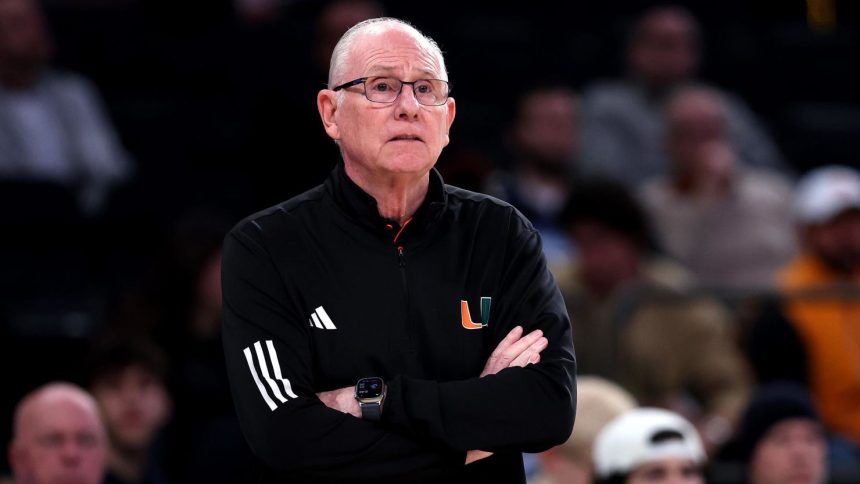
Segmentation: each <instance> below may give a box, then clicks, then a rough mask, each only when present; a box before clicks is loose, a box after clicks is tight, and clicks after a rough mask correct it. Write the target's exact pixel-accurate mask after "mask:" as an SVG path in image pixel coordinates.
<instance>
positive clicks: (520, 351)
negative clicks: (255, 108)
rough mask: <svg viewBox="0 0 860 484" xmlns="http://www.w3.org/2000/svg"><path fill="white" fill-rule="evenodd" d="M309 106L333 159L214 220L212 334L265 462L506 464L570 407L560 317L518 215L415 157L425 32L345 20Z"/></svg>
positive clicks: (431, 58)
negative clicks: (282, 192)
mask: <svg viewBox="0 0 860 484" xmlns="http://www.w3.org/2000/svg"><path fill="white" fill-rule="evenodd" d="M329 87H330V88H329V89H324V90H322V91H320V93H319V95H318V96H317V106H318V108H319V112H320V116H321V118H322V122H323V126H324V128H325V131H326V133H327V134H328V135H329V136H330V137H331V138H332V139H333V140H335V142H336V143H337V144H338V146H339V148H340V152H341V157H342V159H343V162H342V163H340V164H338V166H337V167H336V168H335V170H334V171H333V172H332V174H331V175H330V176H329V178H328V179H327V180H326V182H325V183H324V184H323V185H321V186H319V187H317V188H315V189H313V190H311V191H309V192H306V193H304V194H302V195H299V196H298V197H296V198H293V199H292V200H289V201H287V202H284V203H282V204H280V205H278V206H276V207H273V208H271V209H268V210H265V211H263V212H260V213H258V214H256V215H253V216H251V217H249V218H248V219H246V220H245V221H243V222H242V223H240V224H239V225H238V226H237V227H236V228H235V229H234V230H233V231H232V232H231V233H230V234H229V235H228V237H227V239H226V242H225V248H224V256H223V257H224V258H223V268H222V271H223V291H224V302H225V304H224V308H225V312H224V345H225V352H226V357H227V364H228V369H229V372H230V377H231V385H232V390H233V395H234V400H235V401H236V406H237V411H238V413H239V418H240V422H241V424H242V427H243V431H244V433H245V436H246V438H247V439H248V441H249V443H250V445H251V448H252V449H253V451H254V452H255V454H256V455H257V456H258V457H259V458H260V460H261V462H262V464H263V465H264V466H265V467H266V468H267V472H269V475H270V477H269V481H271V482H281V481H282V480H285V479H287V478H289V480H290V482H304V481H306V480H307V481H313V482H320V481H337V482H344V481H349V480H351V479H352V480H357V481H362V482H366V481H370V480H372V481H373V482H380V481H382V482H385V481H390V482H404V481H409V482H431V481H432V482H437V481H439V480H442V479H453V480H455V481H456V480H458V479H459V480H463V479H469V480H471V481H479V482H484V481H485V480H490V481H492V482H524V481H525V479H524V472H523V465H522V459H521V456H520V452H521V451H532V452H535V451H541V450H545V449H547V448H549V447H552V446H553V445H556V444H559V443H561V442H563V441H565V440H566V439H567V437H568V435H569V434H570V431H571V427H572V425H573V415H574V409H575V385H574V378H575V377H574V374H575V362H574V355H573V345H572V341H571V336H570V323H569V321H568V317H567V313H566V311H565V309H564V303H563V301H562V299H561V297H560V295H559V293H558V290H557V289H556V286H555V282H554V281H553V279H552V276H551V275H550V273H549V271H548V270H547V268H546V263H545V260H544V257H543V254H542V249H541V242H540V238H539V236H538V234H537V232H536V231H535V230H534V228H533V227H532V225H531V224H530V223H529V222H528V221H527V220H525V219H524V218H523V217H522V216H521V215H520V214H519V212H517V211H516V210H515V209H513V208H512V207H511V206H509V205H507V204H505V203H503V202H500V201H498V200H495V199H492V198H490V197H487V196H484V195H479V194H475V193H471V192H467V191H464V190H460V189H457V188H454V187H451V186H448V185H445V184H444V183H443V181H442V179H441V177H440V176H439V174H438V172H436V171H435V170H434V169H433V166H434V164H435V163H436V160H437V159H438V157H439V154H440V153H441V151H442V148H443V147H444V146H445V145H447V144H448V133H449V130H450V128H451V124H452V122H453V121H454V115H455V103H454V99H453V98H451V97H450V96H449V93H450V88H449V85H448V81H447V73H446V71H445V65H444V60H443V58H442V55H441V52H440V50H439V47H438V46H437V45H436V44H435V43H434V42H433V41H432V40H430V39H428V38H427V37H425V36H424V35H422V34H421V33H420V32H418V31H417V30H416V29H415V28H413V27H411V26H410V25H408V24H406V23H405V22H402V21H399V20H396V19H373V20H369V21H365V22H362V23H360V24H358V25H356V26H354V27H353V28H352V29H350V30H349V31H348V32H347V33H346V34H344V36H343V37H342V38H341V40H340V42H339V43H338V45H337V46H336V47H335V50H334V52H333V54H332V63H331V68H330V72H329Z"/></svg>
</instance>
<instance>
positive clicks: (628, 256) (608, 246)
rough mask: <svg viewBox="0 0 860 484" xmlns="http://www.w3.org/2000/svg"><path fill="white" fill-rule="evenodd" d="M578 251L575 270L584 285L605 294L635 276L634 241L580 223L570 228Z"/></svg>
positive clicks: (599, 226)
mask: <svg viewBox="0 0 860 484" xmlns="http://www.w3.org/2000/svg"><path fill="white" fill-rule="evenodd" d="M570 231H571V235H572V236H573V238H574V240H575V241H576V246H577V248H578V249H579V254H580V255H579V257H580V258H579V269H580V271H581V275H582V278H583V280H584V282H585V284H586V285H587V286H588V288H589V289H590V290H592V291H593V292H595V293H597V294H598V295H607V294H608V293H610V292H611V291H612V290H614V289H615V288H617V287H618V286H619V285H621V284H623V283H624V282H626V281H628V280H630V279H632V278H634V277H636V276H637V273H638V268H639V256H640V249H639V246H638V245H637V244H636V242H635V241H633V240H631V239H630V238H629V237H626V236H625V235H623V234H620V233H618V232H616V231H614V230H612V229H611V228H609V227H606V226H605V225H602V224H600V223H598V222H592V221H580V222H577V223H575V224H573V225H572V226H571V228H570Z"/></svg>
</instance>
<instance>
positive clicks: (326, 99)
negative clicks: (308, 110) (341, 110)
mask: <svg viewBox="0 0 860 484" xmlns="http://www.w3.org/2000/svg"><path fill="white" fill-rule="evenodd" d="M317 109H318V110H319V112H320V118H321V119H322V123H323V128H325V132H326V134H328V136H329V138H331V139H333V140H335V141H337V140H339V139H340V129H338V126H337V122H336V121H335V116H334V115H335V112H336V111H337V93H336V92H334V91H332V90H331V89H323V90H322V91H320V92H319V94H317Z"/></svg>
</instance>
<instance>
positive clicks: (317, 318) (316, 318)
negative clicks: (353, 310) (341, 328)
mask: <svg viewBox="0 0 860 484" xmlns="http://www.w3.org/2000/svg"><path fill="white" fill-rule="evenodd" d="M308 323H310V325H311V326H312V327H316V328H319V329H337V328H336V327H335V326H334V323H333V322H332V321H331V318H330V317H328V313H327V312H325V309H323V307H322V306H320V307H318V308H316V310H315V311H314V312H313V313H312V314H311V317H310V319H308Z"/></svg>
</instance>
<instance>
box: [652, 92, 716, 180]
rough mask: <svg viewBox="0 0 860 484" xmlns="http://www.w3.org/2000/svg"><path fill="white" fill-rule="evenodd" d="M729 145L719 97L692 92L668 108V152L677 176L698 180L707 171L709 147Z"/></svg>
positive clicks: (678, 96)
mask: <svg viewBox="0 0 860 484" xmlns="http://www.w3.org/2000/svg"><path fill="white" fill-rule="evenodd" d="M714 143H723V144H728V139H727V133H726V126H725V116H724V112H723V105H722V102H721V101H720V99H719V98H718V97H717V96H716V94H714V93H712V92H710V91H708V90H704V89H690V90H687V91H683V92H681V93H679V94H678V95H677V96H675V97H674V98H673V99H672V100H671V101H670V102H669V104H668V106H667V107H666V150H667V153H668V155H669V157H670V158H671V160H672V165H673V168H674V171H675V174H676V176H679V177H693V178H695V177H697V176H698V174H699V173H701V172H703V171H707V167H708V165H707V163H708V159H709V155H711V154H713V153H709V152H708V147H709V146H713V145H714Z"/></svg>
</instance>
